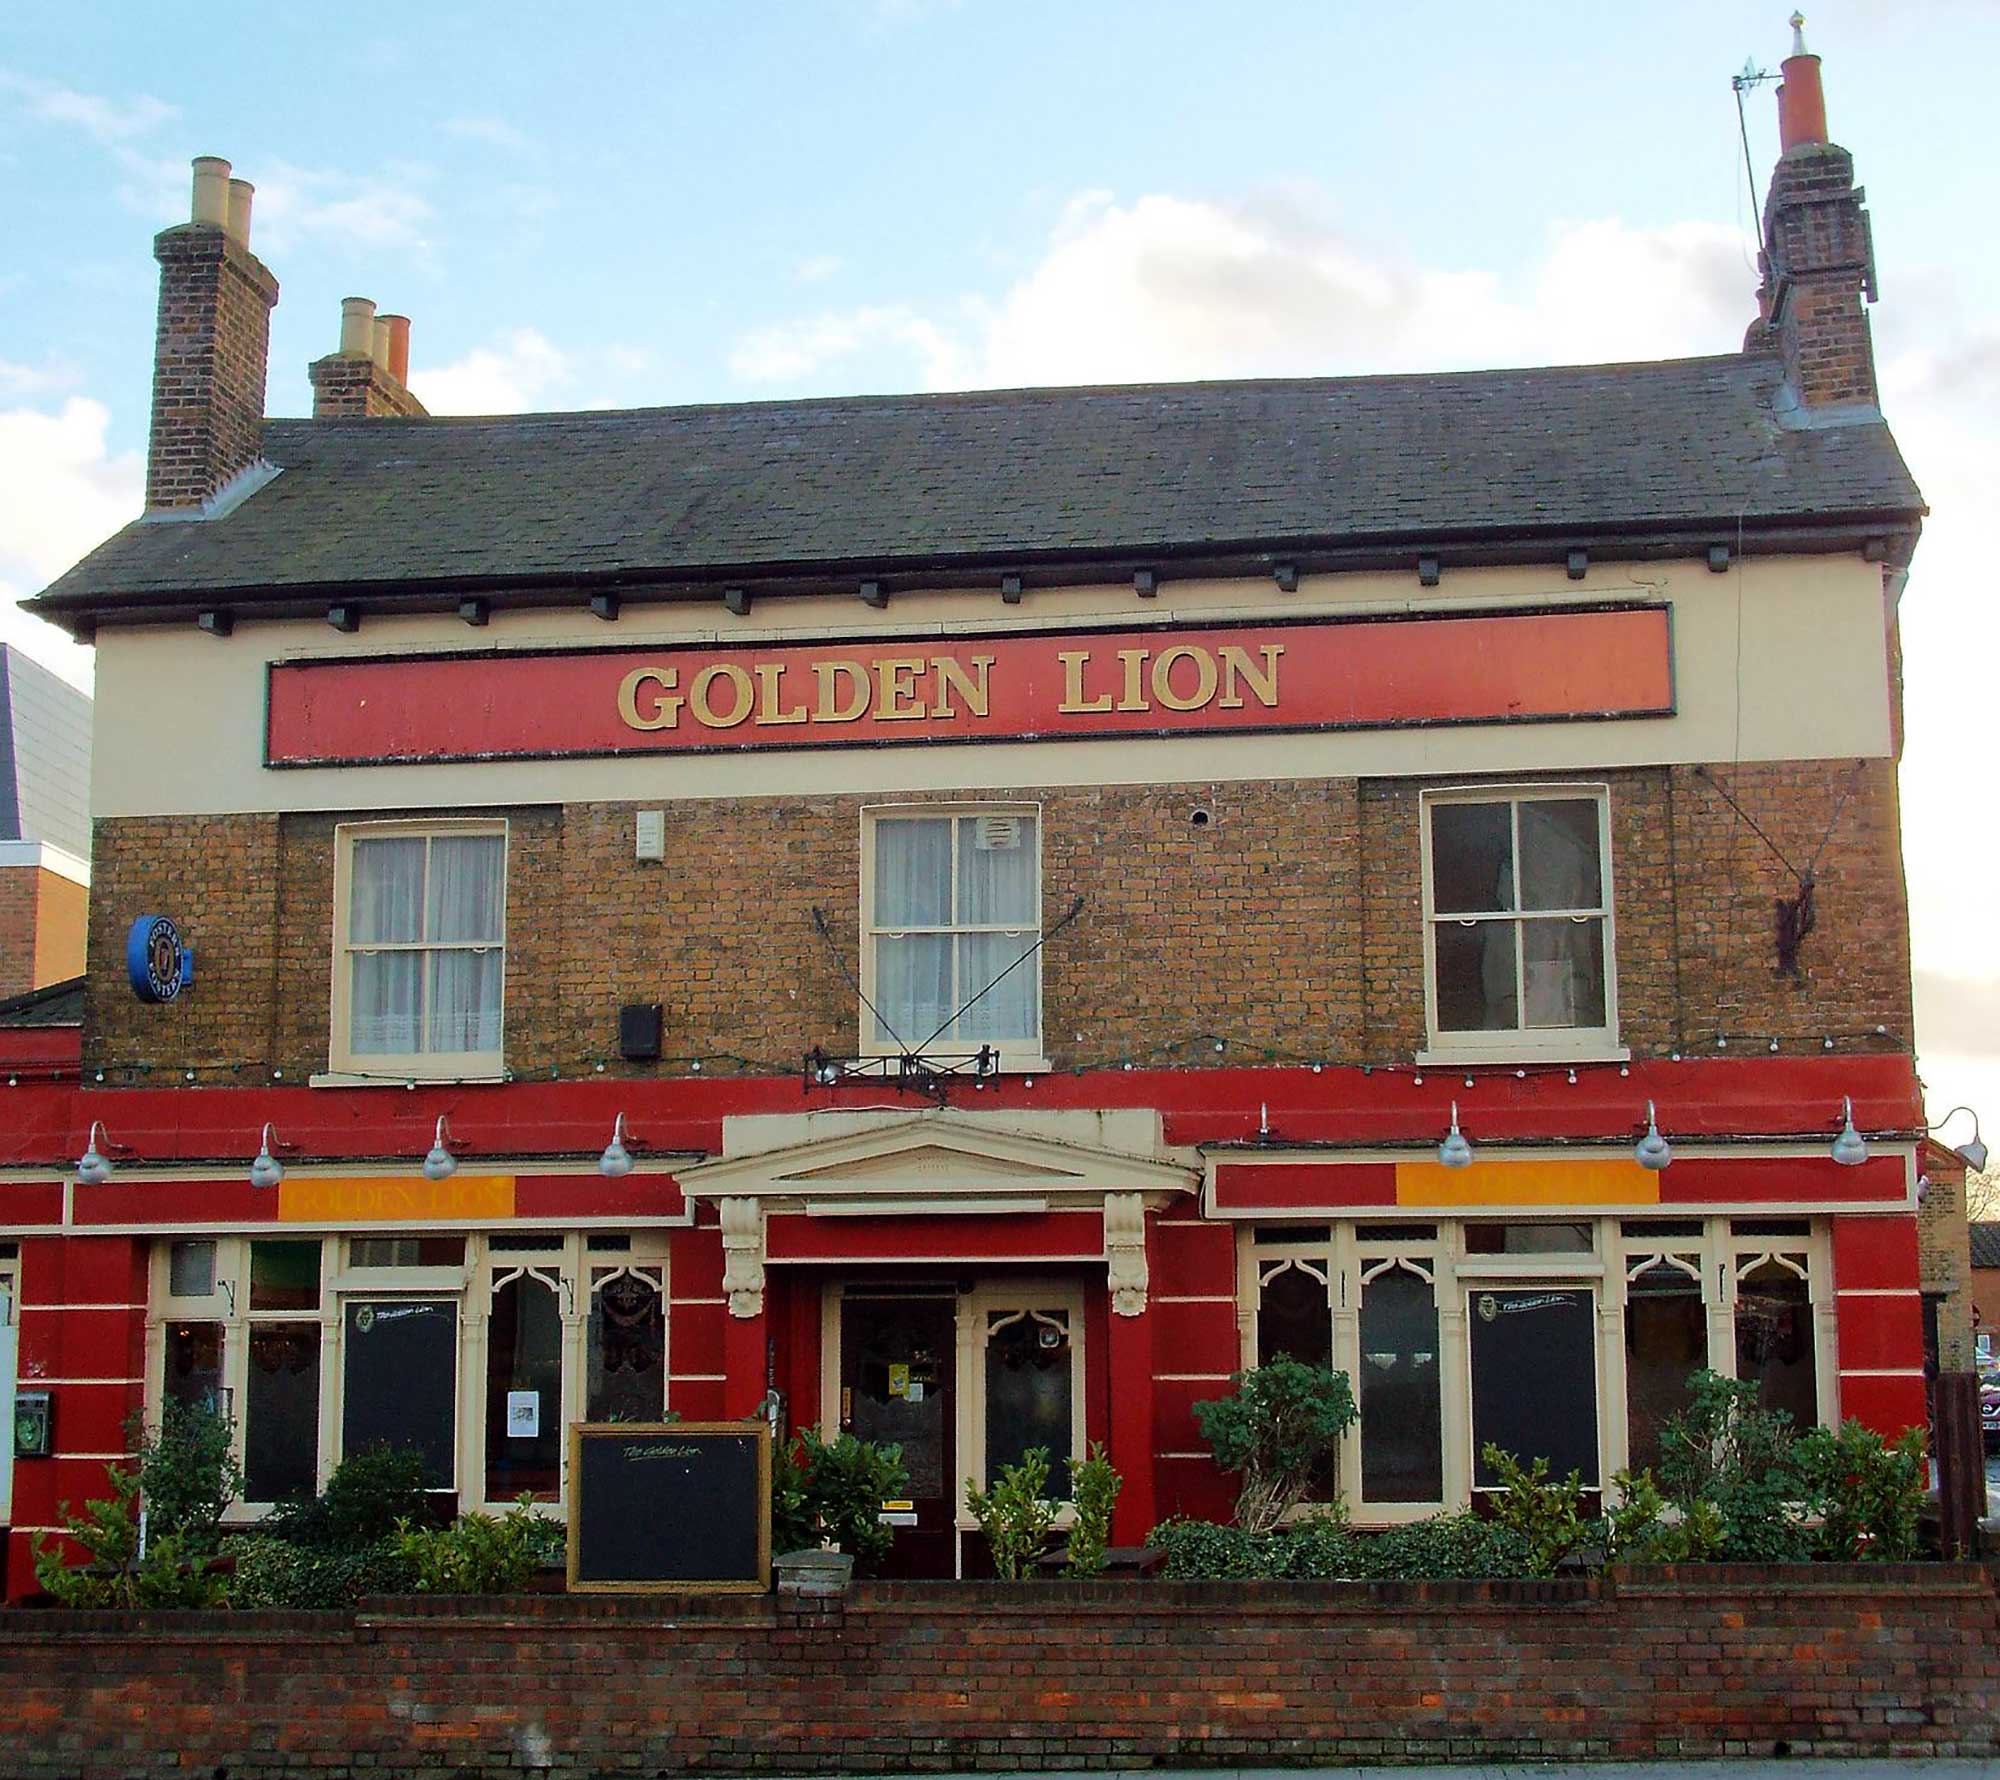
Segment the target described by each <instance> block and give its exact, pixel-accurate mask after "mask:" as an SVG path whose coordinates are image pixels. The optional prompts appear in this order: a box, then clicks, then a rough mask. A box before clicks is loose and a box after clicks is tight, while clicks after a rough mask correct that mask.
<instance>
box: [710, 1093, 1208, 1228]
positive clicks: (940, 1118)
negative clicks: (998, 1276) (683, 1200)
mask: <svg viewBox="0 0 2000 1780" xmlns="http://www.w3.org/2000/svg"><path fill="white" fill-rule="evenodd" d="M677 1179H678V1180H679V1182H680V1184H681V1187H682V1189H683V1190H684V1191H685V1192H687V1193H688V1194H689V1195H690V1196H691V1197H695V1198H703V1199H709V1198H717V1199H719V1198H755V1199H760V1200H774V1201H797V1202H798V1203H799V1204H801V1205H802V1206H804V1207H807V1208H810V1206H811V1205H812V1203H813V1202H814V1201H815V1200H819V1199H838V1200H840V1201H843V1202H852V1201H855V1200H874V1199H878V1198H879V1199H880V1200H882V1201H883V1208H884V1210H885V1211H886V1210H891V1209H893V1208H894V1205H895V1202H896V1201H898V1200H908V1199H918V1198H922V1199H926V1200H936V1199H940V1198H945V1199H948V1198H950V1197H953V1196H964V1197H968V1198H971V1197H977V1198H980V1199H993V1200H1000V1201H1005V1200H1007V1199H1011V1198H1016V1197H1018V1198H1020V1199H1021V1200H1023V1201H1030V1200H1032V1201H1037V1202H1043V1203H1088V1202H1091V1201H1101V1200H1102V1198H1103V1196H1104V1195H1105V1194H1106V1193H1147V1194H1169V1195H1171V1194H1177V1193H1188V1192H1192V1191H1194V1190H1195V1187H1196V1185H1197V1184H1198V1181H1199V1174H1198V1172H1197V1171H1196V1170H1194V1169H1192V1168H1188V1167H1183V1166H1181V1165H1179V1164H1177V1163H1174V1162H1168V1161H1161V1160H1156V1159H1154V1158H1152V1157H1147V1156H1134V1155H1130V1154H1127V1153H1125V1152H1122V1151H1118V1150H1112V1149H1106V1148H1102V1147H1097V1146H1093V1145H1090V1144H1088V1143H1078V1142H1071V1141H1066V1140H1064V1139H1059V1138H1051V1137H1048V1136H1044V1135H1038V1134H1035V1133H1033V1132H1027V1131H1020V1130H1009V1129H1007V1128H1006V1127H1005V1126H1002V1125H998V1124H994V1123H992V1122H989V1121H985V1120H974V1119H970V1118H967V1117H965V1116H964V1115H962V1114H959V1113H957V1112H955V1111H951V1110H943V1111H939V1112H935V1113H922V1114H918V1115H916V1116H914V1117H912V1118H909V1119H901V1120H896V1121H894V1122H893V1123H888V1124H879V1123H878V1124H872V1125H868V1126H866V1127H864V1128H861V1129H857V1130H853V1131H847V1132H836V1133H834V1134H832V1135H828V1136H814V1137H809V1138H808V1139H807V1140H806V1141H804V1142H800V1143H794V1144H787V1145H781V1146H778V1147H774V1148H770V1149H761V1150H758V1151H756V1152H754V1153H752V1154H748V1155H742V1156H729V1157H725V1158H723V1159H722V1160H720V1161H716V1162H706V1163H703V1164H701V1165H700V1166H699V1167H695V1168H689V1169H684V1170H681V1171H680V1172H679V1174H678V1175H677Z"/></svg>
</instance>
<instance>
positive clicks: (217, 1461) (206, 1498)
mask: <svg viewBox="0 0 2000 1780" xmlns="http://www.w3.org/2000/svg"><path fill="white" fill-rule="evenodd" d="M129 1431H130V1433H131V1434H132V1436H133V1444H134V1454H133V1456H134V1459H135V1461H136V1465H137V1472H138V1479H139V1499H140V1501H141V1502H143V1503H144V1504H145V1509H146V1535H147V1545H148V1548H149V1549H150V1547H151V1545H152V1542H153V1541H154V1540H156V1539H160V1538H164V1537H168V1536H174V1535H177V1536H178V1537H179V1539H180V1540H181V1543H182V1545H183V1547H184V1548H185V1549H186V1550H187V1551H188V1552H189V1553H200V1554H204V1555H205V1554H207V1553H210V1552H212V1551H214V1549H215V1542H216V1526H217V1524H218V1523H219V1522H220V1521H221V1519H222V1516H223V1514H224V1513H225V1511H226V1510H227V1509H228V1507H229V1505H230V1503H232V1502H234V1501H235V1500H236V1498H237V1496H238V1495H240V1494H241V1493H242V1489H243V1473H242V1471H241V1470H239V1469H238V1468H237V1464H236V1459H235V1456H234V1454H233V1452H232V1451H231V1443H232V1437H233V1433H234V1429H233V1426H232V1424H231V1422H230V1419H229V1417H228V1416H226V1415H223V1414H222V1413H221V1412H220V1411H218V1410H215V1409H211V1408H210V1407H208V1405H206V1404H187V1403H168V1404H166V1405H164V1406H163V1407H162V1409H161V1412H160V1425H159V1426H158V1427H157V1428H155V1429H153V1430H152V1431H151V1432H150V1433H149V1432H147V1431H146V1429H145V1427H144V1426H143V1424H142V1423H141V1422H140V1420H139V1418H137V1417H136V1416H135V1417H134V1418H133V1420H132V1422H131V1424H130V1428H129Z"/></svg>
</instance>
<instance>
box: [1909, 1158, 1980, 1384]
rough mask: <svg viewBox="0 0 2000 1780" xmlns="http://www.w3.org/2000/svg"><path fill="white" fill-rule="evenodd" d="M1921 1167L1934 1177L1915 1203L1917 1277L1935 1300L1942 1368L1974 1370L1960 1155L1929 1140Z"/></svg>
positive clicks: (1969, 1236)
mask: <svg viewBox="0 0 2000 1780" xmlns="http://www.w3.org/2000/svg"><path fill="white" fill-rule="evenodd" d="M1918 1159H1919V1166H1920V1167H1921V1168H1922V1169H1923V1171H1924V1174H1925V1176H1926V1178H1927V1179H1928V1180H1929V1181H1930V1190H1929V1192H1928V1193H1926V1194H1925V1196H1924V1202H1923V1204H1921V1205H1920V1206H1918V1207H1917V1266H1918V1279H1919V1282H1920V1283H1921V1285H1922V1287H1923V1293H1924V1296H1925V1297H1926V1298H1934V1299H1935V1300H1936V1301H1937V1329H1938V1351H1937V1363H1938V1369H1939V1370H1940V1371H1942V1372H1967V1371H1970V1370H1971V1369H1972V1284H1973V1280H1972V1232H1971V1226H1970V1225H1969V1224H1968V1223H1967V1222H1966V1211H1965V1176H1966V1167H1965V1161H1964V1159H1963V1158H1962V1157H1959V1156H1955V1155H1953V1154H1952V1153H1951V1151H1950V1150H1948V1149H1946V1148H1945V1146H1944V1145H1943V1144H1941V1143H1938V1142H1935V1141H1927V1142H1926V1143H1925V1144H1924V1146H1923V1149H1922V1150H1921V1151H1920V1152H1919V1158H1918Z"/></svg>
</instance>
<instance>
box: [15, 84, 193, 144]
mask: <svg viewBox="0 0 2000 1780" xmlns="http://www.w3.org/2000/svg"><path fill="white" fill-rule="evenodd" d="M0 95H6V96H8V97H11V98H12V99H14V100H15V101H17V103H18V104H19V107H20V109H21V110H22V111H23V112H24V113H26V115H27V116H29V117H32V118H37V119H39V120H40V121H42V122H43V123H51V124H65V125H68V126H70V127H72V128H74V129H79V130H82V131H83V132H84V133H85V134H87V135H89V136H91V137H92V138H94V139H95V140H96V141H98V142H100V143H102V144H104V145H105V146H106V147H112V146H114V145H116V144H119V143H124V142H129V141H130V140H131V139H132V138H133V137H135V136H143V135H145V134H146V133H147V132H148V131H151V130H155V129H158V128H159V126H160V125H161V124H163V123H166V122H167V121H168V120H169V119H170V118H173V117H175V116H177V115H179V114H178V113H177V112H176V111H175V109H174V107H173V106H171V105H169V104H167V103H166V102H165V101H164V100H161V99H155V98H153V97H152V96H151V95H150V94H146V93H139V94H135V95H134V96H132V97H131V98H126V99H107V98H105V97H104V96H103V95H102V94H99V93H79V92H78V91H76V89H75V88H73V87H66V86H63V85H61V84H60V83H59V82H56V81H52V80H36V79H34V78H33V77H32V76H29V75H25V74H16V73H14V72H12V71H11V70H9V69H4V68H0Z"/></svg>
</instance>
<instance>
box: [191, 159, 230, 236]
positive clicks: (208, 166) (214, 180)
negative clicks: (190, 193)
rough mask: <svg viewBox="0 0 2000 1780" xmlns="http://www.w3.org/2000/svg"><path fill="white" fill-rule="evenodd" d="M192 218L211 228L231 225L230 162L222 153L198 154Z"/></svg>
mask: <svg viewBox="0 0 2000 1780" xmlns="http://www.w3.org/2000/svg"><path fill="white" fill-rule="evenodd" d="M191 220H193V221H195V222H198V223H203V224H206V225H207V226H208V227H209V228H211V229H226V228H228V227H229V163H228V162H227V161H225V160H224V159H223V158H222V157H221V156H220V155H197V156H196V157H195V163H194V209H193V212H192V218H191Z"/></svg>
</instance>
